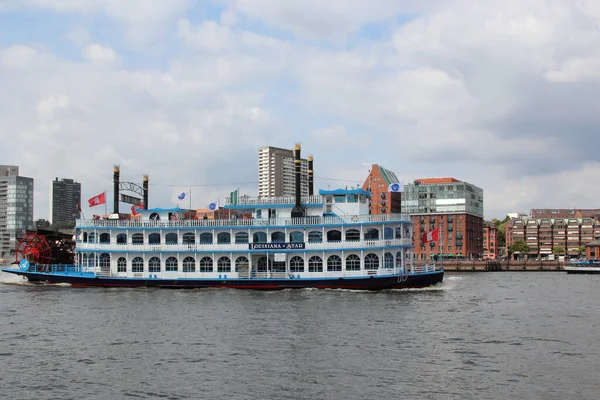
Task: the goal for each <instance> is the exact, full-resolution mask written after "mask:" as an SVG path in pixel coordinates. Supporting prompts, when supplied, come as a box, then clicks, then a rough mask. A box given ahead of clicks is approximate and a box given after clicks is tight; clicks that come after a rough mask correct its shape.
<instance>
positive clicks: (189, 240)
mask: <svg viewBox="0 0 600 400" xmlns="http://www.w3.org/2000/svg"><path fill="white" fill-rule="evenodd" d="M194 243H196V234H195V233H194V232H186V233H184V234H183V244H194Z"/></svg>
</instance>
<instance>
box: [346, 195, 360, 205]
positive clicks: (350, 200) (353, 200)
mask: <svg viewBox="0 0 600 400" xmlns="http://www.w3.org/2000/svg"><path fill="white" fill-rule="evenodd" d="M357 202H358V201H357V198H356V195H355V194H349V195H348V203H357Z"/></svg>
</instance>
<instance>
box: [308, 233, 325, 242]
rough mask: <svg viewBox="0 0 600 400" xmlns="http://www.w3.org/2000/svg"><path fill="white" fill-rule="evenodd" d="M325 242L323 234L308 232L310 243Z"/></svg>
mask: <svg viewBox="0 0 600 400" xmlns="http://www.w3.org/2000/svg"><path fill="white" fill-rule="evenodd" d="M322 241H323V232H321V231H311V232H308V243H321V242H322Z"/></svg>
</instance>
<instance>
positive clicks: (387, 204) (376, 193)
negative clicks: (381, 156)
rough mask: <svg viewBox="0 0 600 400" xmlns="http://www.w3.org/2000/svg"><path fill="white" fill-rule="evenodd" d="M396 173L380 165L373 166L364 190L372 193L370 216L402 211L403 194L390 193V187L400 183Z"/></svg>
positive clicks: (364, 184)
mask: <svg viewBox="0 0 600 400" xmlns="http://www.w3.org/2000/svg"><path fill="white" fill-rule="evenodd" d="M399 182H400V181H399V180H398V177H397V176H396V174H395V173H393V172H392V171H390V170H389V169H386V168H384V167H382V166H380V165H377V164H373V166H372V167H371V170H370V171H369V176H367V179H366V180H365V183H363V186H362V189H363V190H366V191H368V192H371V199H370V201H369V214H394V213H400V211H401V203H402V198H401V193H400V192H390V191H389V190H388V189H389V186H390V185H391V184H393V183H399Z"/></svg>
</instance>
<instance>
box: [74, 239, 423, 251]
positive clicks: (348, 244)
mask: <svg viewBox="0 0 600 400" xmlns="http://www.w3.org/2000/svg"><path fill="white" fill-rule="evenodd" d="M254 244H256V243H254ZM261 244H262V243H261ZM304 246H305V247H304V250H306V251H311V250H335V249H341V250H343V249H354V248H364V249H369V248H377V247H399V246H404V247H406V246H412V241H411V239H407V238H404V239H378V240H357V241H335V242H305V245H304ZM76 250H77V251H86V250H100V251H146V252H173V251H188V252H189V251H191V252H194V251H197V252H203V251H224V252H227V251H243V250H248V251H250V249H249V244H248V243H193V244H191V243H190V244H132V243H128V244H125V243H123V244H121V243H118V244H117V243H85V242H78V243H77V249H76ZM282 250H284V249H282ZM252 251H254V252H256V251H265V250H252Z"/></svg>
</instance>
